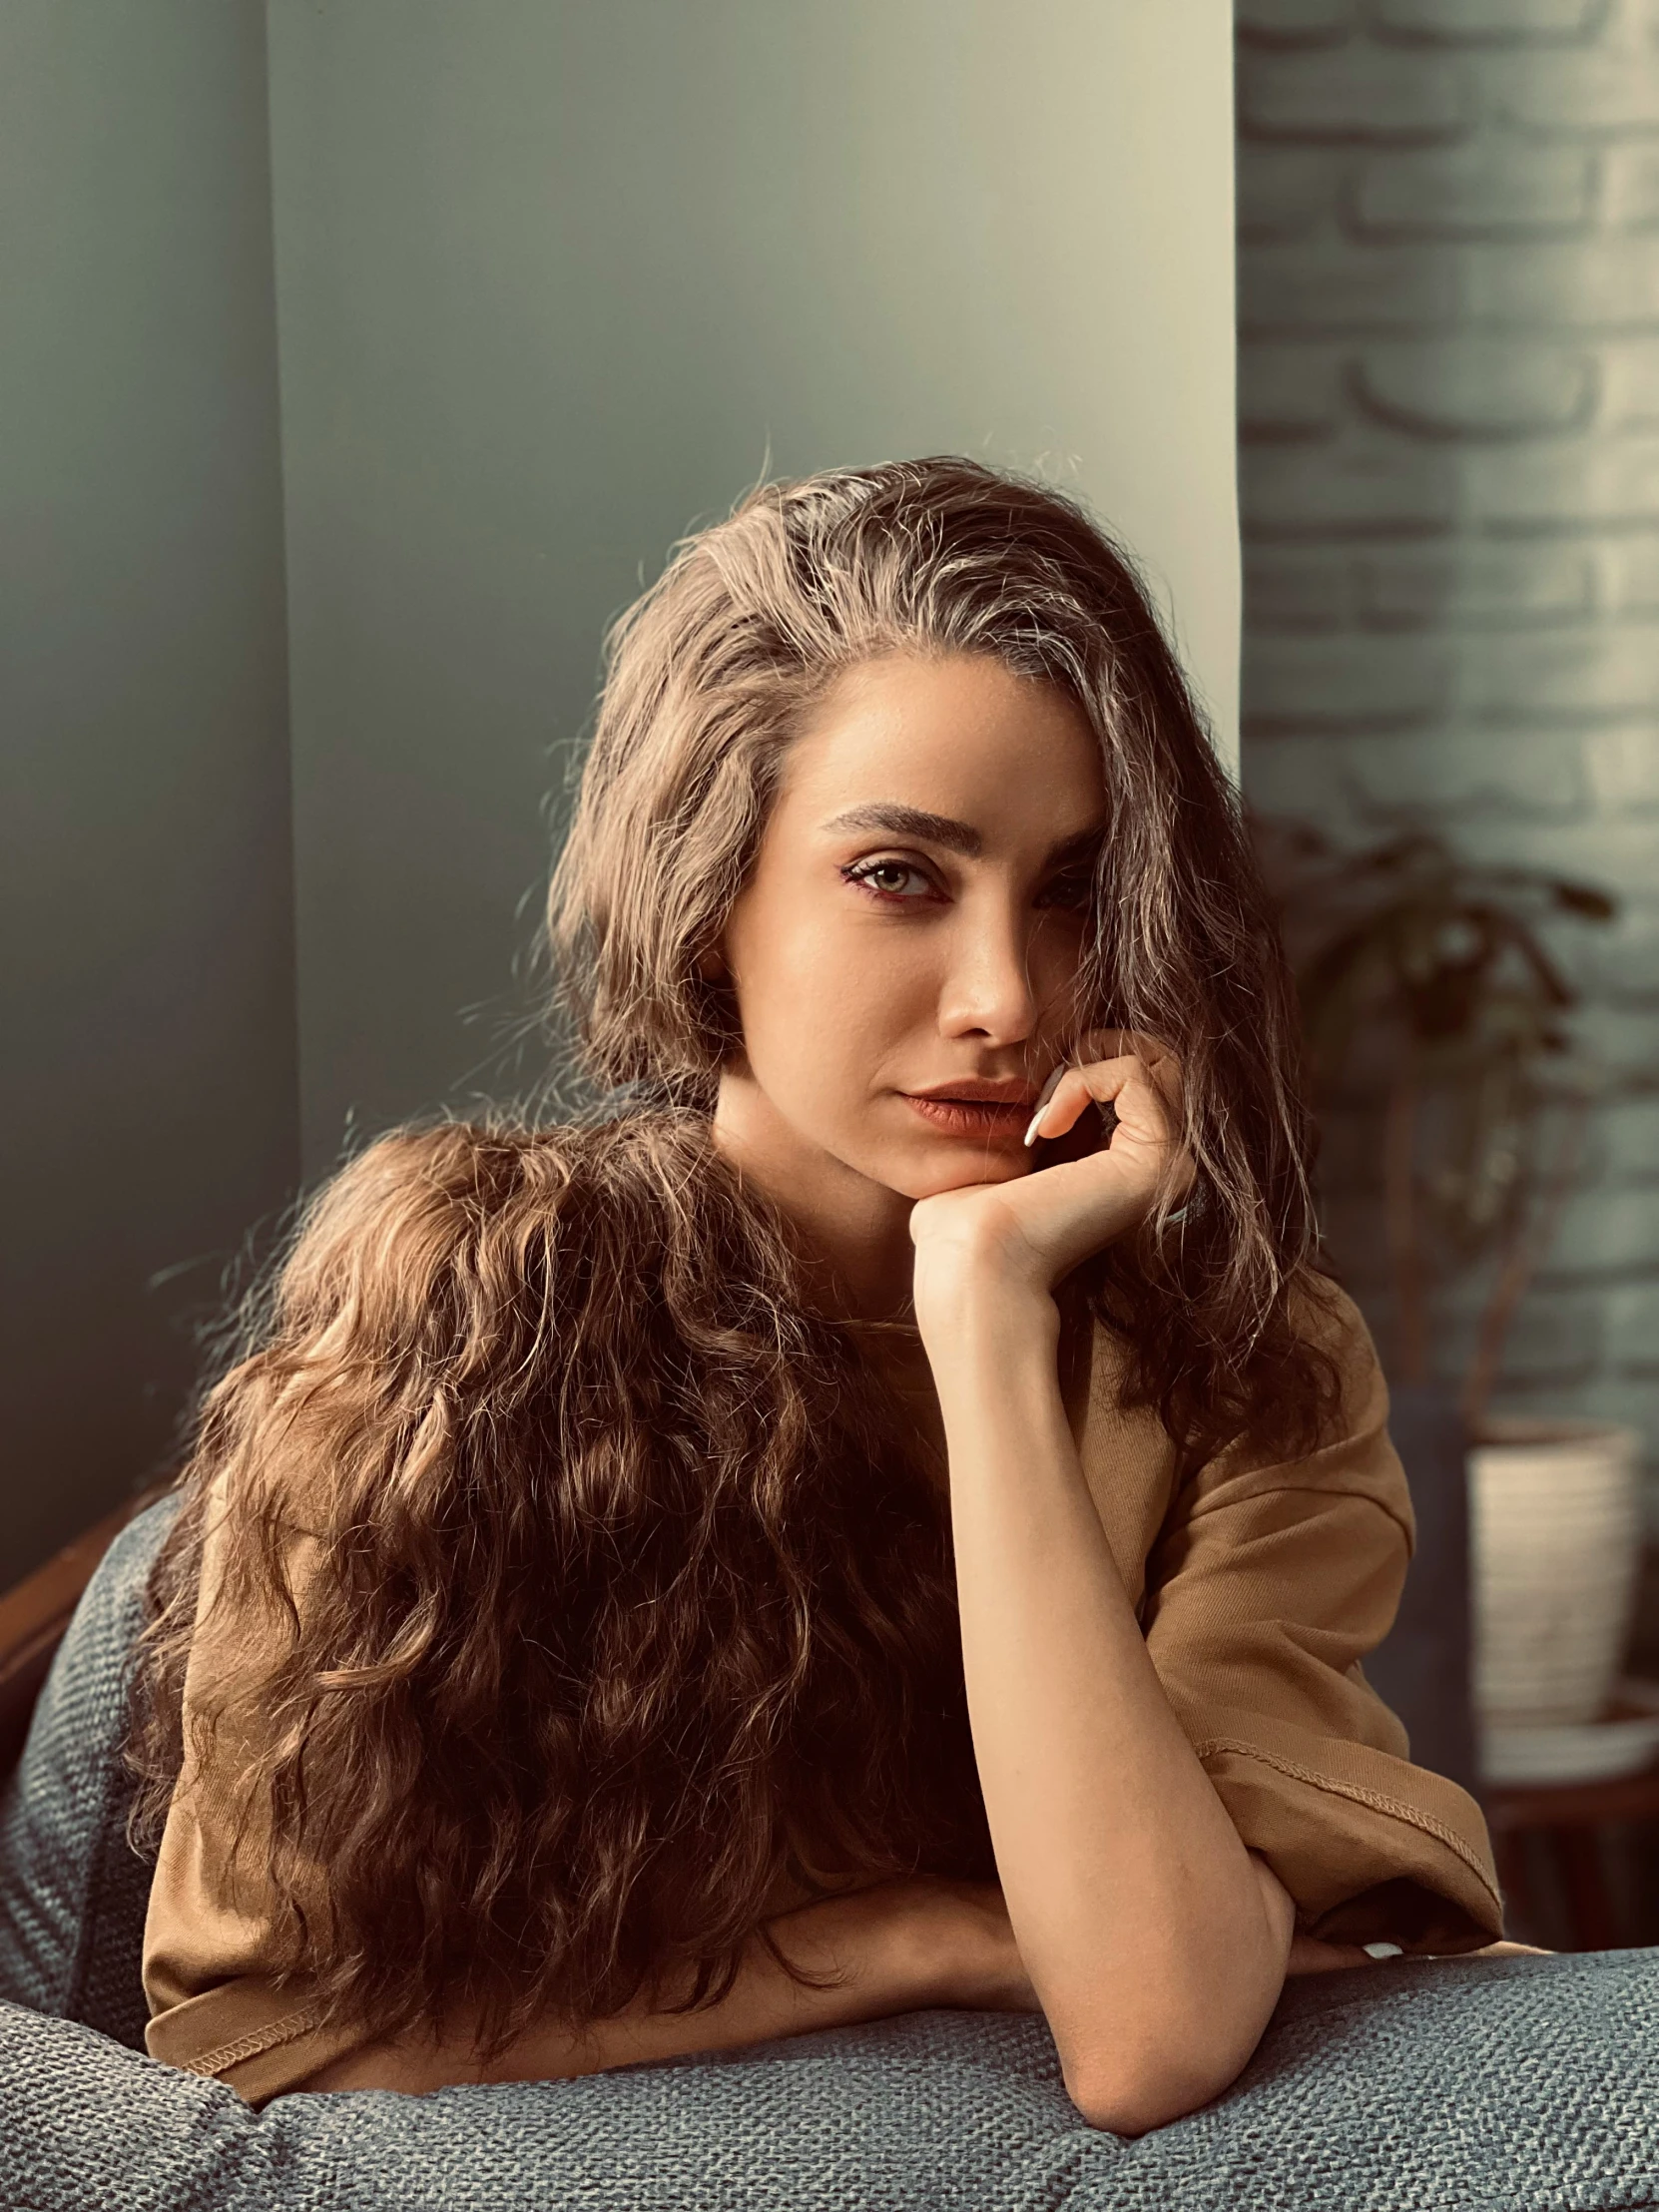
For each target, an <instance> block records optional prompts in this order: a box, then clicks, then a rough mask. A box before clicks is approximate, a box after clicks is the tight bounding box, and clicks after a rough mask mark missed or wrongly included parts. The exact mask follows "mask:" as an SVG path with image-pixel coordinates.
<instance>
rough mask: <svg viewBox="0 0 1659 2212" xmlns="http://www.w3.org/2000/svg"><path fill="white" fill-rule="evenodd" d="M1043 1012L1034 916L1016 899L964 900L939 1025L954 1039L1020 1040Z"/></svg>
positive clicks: (942, 990)
mask: <svg viewBox="0 0 1659 2212" xmlns="http://www.w3.org/2000/svg"><path fill="white" fill-rule="evenodd" d="M1040 1012H1041V999H1040V995H1039V993H1038V991H1037V989H1036V987H1035V985H1034V983H1033V979H1032V973H1031V943H1030V932H1029V919H1028V917H1027V916H1026V915H1025V913H1024V912H1023V911H1022V910H1021V908H1020V906H1019V905H1018V903H1017V902H1016V901H1015V900H1013V899H1011V898H993V897H986V898H984V899H979V900H964V901H963V902H962V904H961V905H960V906H959V907H958V909H957V921H956V926H955V927H954V928H953V929H952V930H951V932H950V959H949V966H948V969H947V971H946V973H945V975H944V976H943V978H942V980H941V982H940V986H939V1027H940V1030H941V1031H942V1032H943V1034H944V1035H946V1036H950V1037H965V1036H981V1037H984V1038H985V1039H986V1040H987V1041H988V1042H990V1043H992V1044H1020V1043H1023V1042H1024V1040H1025V1039H1026V1038H1027V1037H1029V1036H1030V1035H1031V1033H1032V1031H1033V1029H1034V1028H1035V1026H1036V1023H1037V1020H1038V1017H1039V1014H1040Z"/></svg>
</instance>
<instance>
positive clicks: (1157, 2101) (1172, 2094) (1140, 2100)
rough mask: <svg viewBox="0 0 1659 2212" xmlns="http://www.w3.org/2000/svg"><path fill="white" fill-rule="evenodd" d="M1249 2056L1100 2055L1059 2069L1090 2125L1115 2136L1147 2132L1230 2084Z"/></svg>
mask: <svg viewBox="0 0 1659 2212" xmlns="http://www.w3.org/2000/svg"><path fill="white" fill-rule="evenodd" d="M1249 2055H1250V2053H1249V2052H1248V2051H1246V2052H1244V2053H1242V2054H1241V2055H1239V2056H1237V2057H1229V2058H1227V2059H1225V2060H1221V2061H1219V2062H1216V2063H1213V2064H1205V2063H1203V2062H1201V2061H1199V2060H1198V2059H1197V2058H1196V2056H1195V2055H1194V2054H1182V2055H1181V2056H1177V2055H1175V2054H1174V2053H1160V2054H1153V2053H1146V2054H1142V2055H1139V2056H1132V2055H1128V2054H1125V2053H1121V2052H1120V2053H1116V2054H1114V2055H1111V2056H1108V2055H1106V2054H1104V2053H1102V2054H1100V2055H1099V2056H1097V2057H1095V2058H1093V2059H1090V2060H1080V2061H1077V2062H1075V2063H1072V2062H1068V2063H1065V2064H1063V2065H1062V2068H1061V2071H1062V2074H1063V2077H1064V2080H1065V2085H1066V2094H1067V2095H1068V2096H1069V2097H1070V2098H1071V2101H1072V2103H1073V2104H1074V2105H1075V2106H1076V2107H1077V2110H1078V2113H1079V2115H1080V2116H1081V2118H1082V2119H1084V2120H1085V2121H1086V2122H1087V2123H1088V2125H1089V2126H1090V2127H1098V2128H1104V2129H1105V2130H1106V2131H1107V2132H1108V2133H1110V2134H1112V2135H1129V2136H1135V2135H1149V2134H1151V2132H1152V2130H1153V2129H1154V2128H1155V2127H1168V2126H1169V2124H1170V2122H1171V2121H1172V2120H1184V2119H1185V2118H1186V2117H1187V2114H1188V2113H1189V2112H1196V2111H1198V2110H1199V2108H1200V2106H1202V2105H1206V2104H1208V2103H1209V2102H1210V2100H1211V2099H1212V2098H1213V2097H1219V2096H1220V2095H1221V2093H1222V2091H1223V2090H1224V2089H1228V2088H1231V2086H1232V2084H1233V2083H1234V2082H1235V2081H1236V2080H1237V2079H1238V2077H1239V2074H1240V2073H1241V2072H1242V2071H1243V2069H1244V2064H1245V2060H1246V2059H1247V2058H1248V2057H1249Z"/></svg>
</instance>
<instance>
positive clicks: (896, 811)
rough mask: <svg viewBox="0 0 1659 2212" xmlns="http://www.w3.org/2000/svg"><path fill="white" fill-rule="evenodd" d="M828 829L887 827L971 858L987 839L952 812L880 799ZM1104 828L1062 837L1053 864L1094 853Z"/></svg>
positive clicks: (836, 819) (854, 810)
mask: <svg viewBox="0 0 1659 2212" xmlns="http://www.w3.org/2000/svg"><path fill="white" fill-rule="evenodd" d="M824 828H825V829H826V830H886V831H887V832H888V834H889V835H891V836H895V837H921V838H924V839H925V840H926V841H927V842H928V843H929V844H942V845H943V846H944V847H945V849H946V850H947V851H949V852H960V853H962V854H964V855H965V856H966V857H967V858H968V859H970V860H976V859H978V857H979V855H980V853H981V852H983V851H984V849H985V840H984V838H983V837H982V836H981V835H980V834H979V832H978V830H975V829H974V827H973V825H972V824H971V823H967V822H956V821H954V820H953V819H952V818H951V817H950V816H949V815H930V814H928V813H927V812H926V811H925V810H924V809H923V808H920V807H901V806H899V805H898V804H897V803H896V802H894V801H889V800H877V801H875V802H873V803H872V804H871V805H869V806H867V807H849V808H848V809H847V811H846V813H845V814H844V815H835V816H833V817H832V818H831V820H830V821H829V822H827V823H825V825H824ZM1105 834H1106V831H1105V829H1104V827H1101V828H1098V829H1094V830H1077V831H1076V832H1075V833H1074V834H1073V835H1072V836H1069V837H1062V838H1061V839H1060V841H1059V843H1058V844H1056V845H1054V846H1052V847H1051V848H1050V851H1049V854H1048V858H1049V861H1050V863H1052V862H1054V861H1055V860H1069V859H1070V858H1071V857H1072V855H1073V854H1074V853H1076V854H1081V853H1084V852H1091V851H1093V850H1094V848H1095V847H1096V846H1097V845H1098V844H1099V843H1100V841H1101V839H1102V838H1103V837H1104V836H1105Z"/></svg>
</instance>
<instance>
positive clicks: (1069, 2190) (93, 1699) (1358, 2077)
mask: <svg viewBox="0 0 1659 2212" xmlns="http://www.w3.org/2000/svg"><path fill="white" fill-rule="evenodd" d="M171 1510H172V1505H171V1501H164V1502H163V1503H162V1504H160V1505H157V1506H153V1507H152V1508H151V1509H150V1510H149V1511H148V1512H146V1513H144V1514H143V1515H141V1516H140V1517H139V1519H137V1520H135V1521H134V1522H133V1523H132V1524H131V1525H130V1526H129V1527H128V1528H127V1529H126V1531H125V1532H124V1533H123V1534H122V1535H121V1536H120V1537H119V1538H118V1539H117V1541H116V1543H115V1545H114V1547H113V1548H112V1550H111V1551H110V1552H109V1554H108V1555H107V1556H106V1558H105V1560H104V1562H103V1564H102V1565H101V1566H100V1568H99V1570H98V1572H97V1573H96V1575H95V1576H94V1577H93V1580H92V1583H91V1584H90V1586H89V1587H88V1589H87V1592H86V1595H85V1597H84V1599H83V1600H82V1603H81V1605H80V1608H79V1610H78V1612H77V1614H76V1616H75V1620H74V1623H73V1625H72V1627H71V1629H70V1632H69V1634H68V1636H67V1637H66V1638H65V1640H64V1643H63V1644H62V1646H61V1648H60V1650H59V1652H58V1655H57V1658H56V1660H55V1662H54V1665H53V1669H52V1673H51V1675H50V1677H49V1679H48V1682H47V1685H46V1689H45V1691H44V1693H43V1695H42V1697H41V1700H40V1703H39V1706H38V1708H37V1710H36V1714H35V1719H34V1726H33V1729H32V1732H31V1735H30V1738H29V1743H28V1746H27V1749H26V1751H25V1754H24V1759H23V1763H22V1766H21V1767H20V1769H19V1770H18V1772H17V1774H16V1775H15V1776H14V1777H13V1779H12V1781H11V1783H10V1785H9V1786H8V1788H7V1791H6V1795H5V1798H4V1800H3V1802H0V2208H3V2212H106V2208H108V2212H115V2208H117V2207H119V2208H121V2212H174V2208H177V2212H187V2208H188V2212H218V2208H220V2207H225V2208H226V2212H232V2208H234V2212H267V2208H273V2212H274V2208H276V2207H292V2208H294V2212H310V2208H311V2207H316V2208H317V2212H321V2208H323V2207H327V2208H328V2212H370V2208H372V2212H393V2208H395V2212H417V2208H418V2212H424V2208H427V2207H431V2208H433V2212H437V2208H440V2207H441V2208H443V2212H472V2208H475V2207H476V2208H478V2212H483V2208H485V2207H488V2208H490V2212H508V2208H512V2212H519V2208H523V2212H530V2208H531V2207H535V2208H537V2212H576V2208H578V2207H580V2208H584V2212H586V2208H590V2207H591V2208H592V2212H601V2208H603V2212H630V2208H632V2207H636V2206H637V2207H652V2208H658V2207H661V2208H664V2212H668V2208H671V2207H672V2208H675V2212H680V2208H689V2207H693V2206H695V2207H699V2208H707V2212H740V2208H741V2212H759V2208H760V2207H763V2206H766V2207H779V2208H783V2207H788V2208H790V2212H815V2208H817V2207H825V2208H827V2212H828V2208H830V2207H834V2208H836V2212H846V2208H849V2207H870V2208H880V2212H887V2208H889V2207H890V2208H892V2212H898V2208H900V2207H904V2208H909V2207H916V2208H918V2212H919V2208H921V2207H934V2206H937V2207H945V2206H951V2207H963V2208H968V2207H972V2208H974V2212H984V2208H995V2212H1001V2208H1007V2212H1015V2208H1018V2212H1039V2208H1041V2212H1062V2208H1070V2207H1098V2208H1101V2212H1105V2208H1108V2207H1109V2208H1111V2212H1143V2208H1144V2212H1152V2208H1154V2207H1157V2208H1158V2212H1200V2208H1203V2212H1223V2208H1226V2212H1281V2208H1283V2212H1291V2208H1293V2207H1294V2208H1295V2212H1327V2208H1329V2212H1362V2208H1364V2212H1405V2208H1407V2207H1409V2208H1417V2207H1421V2208H1423V2212H1429V2208H1433V2212H1450V2208H1452V2207H1470V2208H1473V2207H1475V2206H1479V2207H1481V2208H1482V2212H1614V2208H1615V2207H1618V2208H1628V2207H1635V2206H1642V2205H1647V2206H1652V2205H1659V1953H1655V1952H1652V1951H1622V1952H1620V1951H1609V1952H1602V1953H1597V1954H1594V1955H1589V1956H1574V1957H1565V1956H1564V1957H1559V1958H1515V1959H1500V1960H1491V1961H1484V1962H1481V1963H1477V1964H1474V1965H1466V1964H1459V1963H1457V1962H1454V1961H1444V1962H1424V1961H1418V1962H1410V1961H1400V1962H1397V1963H1394V1964H1390V1965H1386V1966H1380V1967H1376V1968H1372V1969H1369V1970H1367V1971H1363V1972H1357V1973H1342V1974H1333V1975H1327V1976H1322V1977H1318V1978H1315V1979H1311V1980H1306V1981H1301V1982H1297V1983H1293V1984H1292V1985H1291V1987H1290V1988H1289V1989H1288V1990H1287V1993H1286V1995H1285V1998H1284V2000H1283V2002H1282V2003H1281V2005H1280V2007H1279V2010H1278V2013H1277V2014H1276V2016H1275V2018H1274V2021H1273V2023H1272V2025H1271V2026H1270V2028H1269V2030H1268V2033H1267V2035H1266V2037H1265V2038H1264V2040H1263V2043H1262V2046H1261V2048H1260V2049H1259V2051H1258V2052H1257V2054H1256V2056H1255V2058H1254V2059H1253V2060H1252V2062H1251V2064H1250V2066H1249V2067H1248V2069H1247V2070H1246V2072H1245V2074H1244V2075H1243V2077H1242V2078H1241V2079H1240V2081H1239V2082H1238V2083H1237V2084H1236V2085H1235V2086H1234V2088H1233V2089H1232V2090H1230V2091H1229V2093H1228V2094H1227V2095H1226V2096H1225V2097H1223V2098H1221V2099H1219V2100H1218V2101H1217V2102H1216V2103H1215V2104H1213V2105H1211V2106H1209V2107H1208V2108H1207V2109H1205V2110H1204V2111H1202V2112H1198V2113H1195V2114H1193V2115H1192V2117H1191V2118H1189V2119H1186V2120H1182V2121H1179V2122H1178V2123H1176V2124H1175V2125H1174V2126H1172V2127H1167V2128H1163V2129H1160V2130H1158V2131H1157V2132H1156V2133H1154V2134H1152V2135H1149V2136H1146V2137H1143V2138H1142V2139H1141V2140H1140V2141H1138V2142H1126V2141H1121V2140H1119V2139H1118V2138H1117V2137H1115V2136H1112V2135H1108V2134H1103V2133H1099V2132H1096V2131H1094V2130H1091V2129H1089V2128H1087V2127H1085V2126H1083V2125H1082V2124H1081V2123H1080V2122H1079V2121H1078V2118H1077V2116H1076V2113H1075V2112H1074V2110H1073V2108H1072V2106H1071V2104H1070V2102H1069V2100H1068V2099H1067V2097H1066V2095H1065V2092H1064V2089H1063V2088H1062V2086H1061V2083H1060V2078H1059V2070H1058V2067H1057V2065H1056V2062H1055V2056H1054V2049H1053V2045H1052V2043H1051V2041H1050V2039H1049V2036H1048V2033H1047V2030H1046V2029H1045V2027H1044V2026H1043V2023H1042V2022H1041V2020H1040V2019H1035V2018H1031V2017H1028V2016H1024V2015H1001V2014H979V2013H968V2012H950V2011H932V2012H921V2013H913V2014H908V2015H906V2016H904V2017H901V2018H897V2019H893V2020H887V2021H881V2022H877V2023H874V2024H872V2025H869V2026H866V2027H861V2028H849V2029H839V2030H836V2031H833V2032H830V2033H826V2034H818V2035H807V2036H800V2037H797V2038H794V2039H791V2040H787V2041H780V2042H776V2043H771V2044H766V2045H762V2046H759V2047H757V2048H755V2049H752V2050H748V2051H744V2052H740V2053H735V2054H731V2055H727V2056H724V2057H718V2058H693V2059H680V2060H675V2061H673V2062H670V2063H667V2064H658V2065H648V2066H636V2067H630V2068H627V2069H624V2070H622V2071H619V2072H614V2073H608V2074H601V2075H595V2076H592V2077H590V2078H588V2079H586V2080H581V2081H570V2082H540V2083H530V2084H523V2085H512V2086H499V2087H489V2088H465V2089H460V2088H458V2089H446V2090H442V2091H440V2092H438V2093H437V2094H435V2095H431V2096H424V2097H400V2096H393V2095H389V2094H385V2093H381V2092H368V2091H354V2092H351V2093H349V2094H334V2095H329V2096H308V2095H304V2094H302V2093H297V2094H292V2095H288V2096H282V2097H277V2098H276V2099H275V2100H274V2101H273V2102H272V2103H271V2104H270V2105H269V2106H267V2108H266V2109H265V2110H264V2111H263V2112H261V2113H255V2112H252V2111H251V2110H249V2108H248V2107H247V2106H246V2105H244V2104H243V2103H242V2102H241V2101H240V2099H238V2098H237V2097H236V2096H235V2095H234V2093H233V2092H232V2091H231V2090H229V2089H227V2088H225V2087H224V2086H223V2085H221V2084H219V2083H217V2082H213V2081H205V2080H201V2079H198V2078H197V2077H195V2076H193V2075H189V2074H184V2073H180V2072H177V2071H175V2070H174V2069H172V2068H170V2067H167V2066H163V2065H161V2064H159V2063H157V2062H156V2061H155V2060H153V2059H151V2058H149V2057H148V2056H146V2055H145V2052H144V2048H143V2028H144V2005H143V1999H142V1995H141V1992H140V1988H139V1979H138V1971H139V1950H140V1940H141V1936H142V1930H143V1918H144V1902H145V1892H146V1884H147V1879H148V1869H147V1867H146V1866H145V1865H144V1864H143V1863H142V1862H141V1861H140V1860H138V1859H137V1858H135V1857H134V1855H133V1854H132V1853H131V1852H130V1851H129V1850H128V1849H127V1847H126V1844H125V1842H124V1840H123V1837H122V1815H123V1812H124V1807H125V1785H124V1782H123V1779H122V1775H121V1770H120V1767H119V1764H118V1762H117V1760H116V1758H115V1747H116V1742H117V1738H118V1734H119V1727H120V1711H121V1696H122V1682H123V1671H124V1667H125V1663H126V1658H127V1654H128V1651H129V1649H130V1647H131V1643H132V1639H133V1635H134V1633H135V1629H136V1625H137V1621H138V1618H139V1607H140V1591H141V1586H142V1582H143V1577H144V1571H145V1568H146V1566H147V1564H148V1561H149V1559H150V1557H151V1555H152V1553H153V1551H154V1549H155V1546H156V1544H157V1543H158V1542H159V1540H160V1537H161V1535H162V1533H163V1530H164V1529H165V1527H166V1524H167V1517H168V1515H169V1513H170V1512H171Z"/></svg>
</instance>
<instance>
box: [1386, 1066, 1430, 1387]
mask: <svg viewBox="0 0 1659 2212" xmlns="http://www.w3.org/2000/svg"><path fill="white" fill-rule="evenodd" d="M1420 1097H1421V1083H1420V1079H1419V1075H1418V1067H1417V1040H1416V1038H1415V1037H1414V1036H1413V1035H1412V1033H1411V1031H1410V1029H1409V1028H1407V1029H1406V1030H1405V1031H1404V1034H1403V1037H1402V1039H1401V1044H1400V1053H1399V1060H1398V1063H1397V1065H1396V1066H1395V1069H1394V1079H1393V1084H1392V1086H1391V1088H1390V1089H1389V1092H1388V1114H1387V1125H1386V1129H1385V1131H1384V1134H1383V1210H1384V1215H1385V1218H1386V1223H1387V1238H1388V1264H1389V1268H1390V1270H1391V1272H1392V1275H1393V1285H1394V1357H1395V1361H1396V1363H1397V1364H1396V1367H1395V1379H1396V1380H1397V1381H1398V1382H1400V1383H1421V1382H1422V1381H1424V1379H1425V1378H1426V1375H1427V1372H1428V1316H1427V1311H1426V1301H1425V1299H1424V1295H1423V1283H1422V1249H1421V1243H1420V1240H1419V1238H1418V1234H1417V1199H1416V1153H1417V1108H1418V1104H1419V1101H1420Z"/></svg>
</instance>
